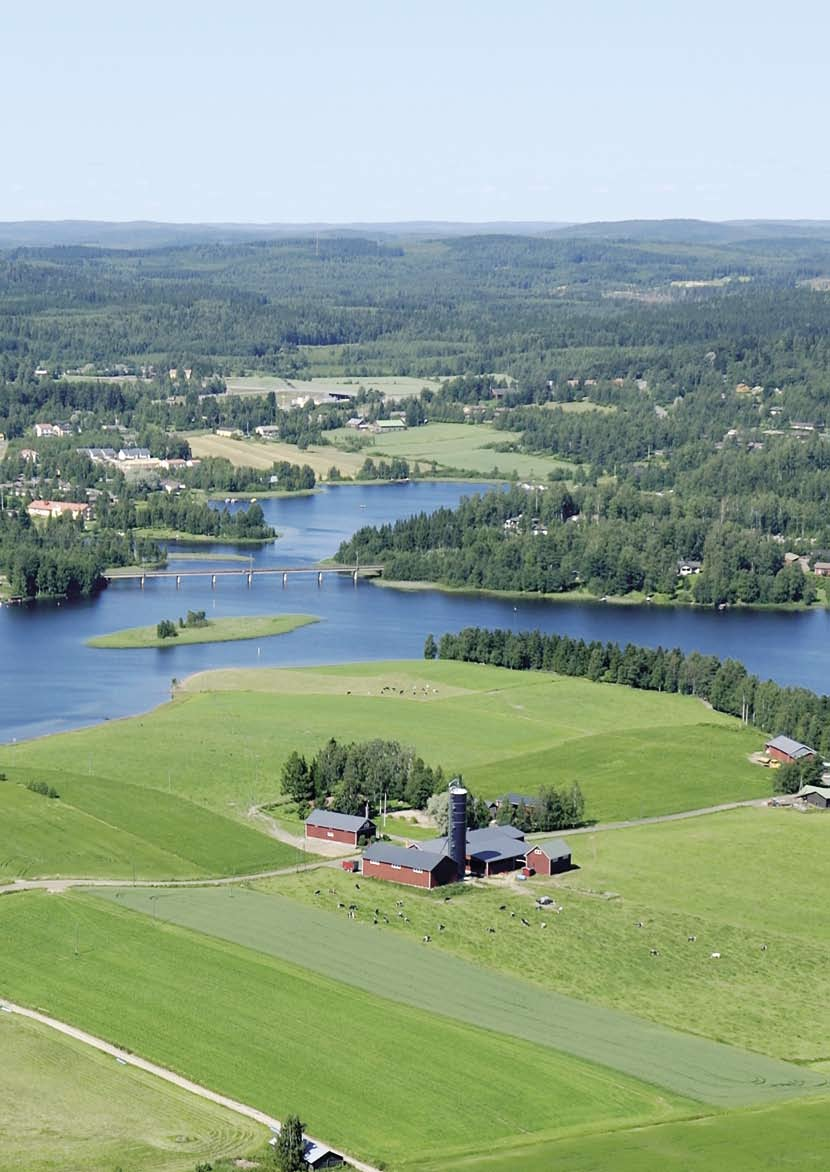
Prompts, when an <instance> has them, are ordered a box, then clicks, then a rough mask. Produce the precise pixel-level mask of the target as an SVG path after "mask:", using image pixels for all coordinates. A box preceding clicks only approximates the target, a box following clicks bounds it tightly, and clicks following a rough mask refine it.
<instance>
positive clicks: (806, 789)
mask: <svg viewBox="0 0 830 1172" xmlns="http://www.w3.org/2000/svg"><path fill="white" fill-rule="evenodd" d="M796 797H797V798H801V800H802V802H806V803H807V804H808V805H810V806H816V807H817V808H818V809H819V810H830V786H826V785H802V787H801V789H800V790H799V791H798V793H797V794H796Z"/></svg>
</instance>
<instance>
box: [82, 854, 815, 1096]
mask: <svg viewBox="0 0 830 1172" xmlns="http://www.w3.org/2000/svg"><path fill="white" fill-rule="evenodd" d="M304 878H305V879H308V878H312V879H316V882H317V883H318V884H320V887H319V888H317V889H316V890H319V891H320V896H319V897H317V900H318V906H317V907H314V908H309V907H303V906H301V905H300V904H298V903H297V902H295V901H294V900H291V899H285V898H281V897H280V896H279V895H271V896H269V895H266V894H264V893H262V892H251V891H237V892H235V893H234V894H233V895H232V896H229V895H228V894H227V893H226V892H223V891H221V890H218V889H206V888H202V889H189V890H183V891H176V892H173V891H171V892H168V893H166V894H165V896H164V900H163V903H162V904H161V906H158V905H157V906H156V909H155V911H154V906H153V902H152V901H153V899H154V898H155V899H156V900H157V896H154V895H153V893H152V892H147V891H140V890H123V891H121V892H118V893H115V892H112V891H110V892H109V893H105V894H104V895H103V898H106V899H111V900H114V901H117V902H120V904H121V906H123V907H129V908H133V909H136V910H139V911H143V912H145V913H146V914H148V915H149V914H151V913H153V914H156V915H157V916H160V917H163V918H164V920H165V921H167V922H172V923H175V924H178V925H180V926H183V927H186V928H191V929H194V930H196V931H198V932H204V933H206V934H208V935H210V936H216V937H219V938H221V939H223V940H230V941H232V942H233V943H234V944H239V945H242V946H243V947H246V948H250V949H255V950H256V951H258V952H263V953H266V954H267V955H269V956H276V957H278V958H279V959H280V960H283V961H288V962H289V963H292V964H298V965H302V966H304V967H306V968H308V969H310V970H312V971H313V972H315V973H319V974H321V975H322V976H325V977H331V978H333V979H336V980H338V981H342V982H344V983H346V984H348V985H351V986H355V987H357V988H359V989H362V990H364V991H365V992H367V993H372V994H377V995H378V996H385V997H387V998H390V999H392V1000H394V1001H396V1002H402V1003H403V1004H406V1005H411V1006H414V1007H415V1008H417V1009H423V1010H427V1011H430V1010H431V1011H433V1012H440V1013H441V1014H442V1015H443V1016H445V1017H447V1018H452V1019H453V1020H455V1021H460V1022H464V1023H465V1024H467V1025H474V1026H482V1027H484V1028H487V1029H490V1030H493V1031H497V1032H499V1033H504V1034H507V1035H509V1036H511V1037H513V1038H517V1039H523V1040H525V1041H533V1042H535V1043H536V1044H538V1045H540V1046H548V1047H550V1048H552V1049H554V1050H557V1051H561V1052H564V1053H567V1054H571V1055H573V1056H574V1057H577V1058H580V1059H584V1060H587V1061H590V1062H597V1063H600V1064H602V1065H604V1066H607V1067H610V1068H611V1069H613V1070H616V1071H619V1072H621V1073H623V1074H626V1075H628V1076H631V1077H636V1078H642V1079H644V1080H645V1081H647V1082H649V1083H651V1084H653V1085H656V1086H660V1087H663V1088H665V1089H667V1090H670V1091H672V1092H673V1093H675V1094H679V1095H683V1096H684V1097H688V1098H692V1099H695V1100H697V1101H698V1102H703V1103H708V1104H710V1105H712V1106H719V1107H729V1106H736V1105H737V1106H744V1105H747V1104H751V1103H759V1102H764V1101H769V1100H771V1099H772V1100H775V1099H777V1098H779V1097H786V1096H788V1095H793V1094H797V1095H803V1094H804V1093H805V1090H808V1091H809V1090H811V1089H814V1088H826V1087H827V1086H828V1085H830V1083H828V1080H827V1078H826V1077H825V1076H824V1075H821V1074H814V1073H812V1072H809V1071H802V1070H800V1069H799V1068H798V1067H796V1066H792V1065H787V1064H785V1063H782V1062H780V1061H778V1060H773V1059H770V1058H766V1057H764V1056H762V1055H760V1054H751V1053H749V1052H748V1051H743V1050H738V1049H735V1048H734V1047H730V1046H724V1045H720V1044H717V1043H715V1042H711V1041H708V1040H706V1039H704V1038H701V1037H694V1036H692V1035H691V1034H684V1033H678V1032H675V1031H672V1030H668V1029H666V1028H663V1027H658V1026H655V1025H654V1024H652V1023H650V1022H648V1021H645V1020H643V1019H639V1018H635V1017H632V1016H630V1015H628V1014H624V1013H621V1012H619V1011H618V1010H608V1009H604V1008H600V1007H599V1006H597V1005H590V1004H588V1003H586V1002H585V1001H582V1000H577V999H575V998H574V997H567V996H563V995H562V994H559V993H556V992H554V991H552V990H551V989H550V988H549V987H547V988H543V987H541V985H540V984H537V983H531V982H530V981H528V980H525V979H522V978H520V977H517V976H514V975H508V974H505V973H499V972H493V971H492V969H491V968H490V967H489V966H488V964H487V963H486V962H485V963H483V964H480V963H479V964H471V963H469V961H468V960H465V959H462V958H460V957H458V956H451V955H449V953H448V951H446V950H444V949H441V948H431V947H425V946H424V942H423V939H422V935H421V934H420V933H419V931H418V929H417V928H416V927H415V924H414V921H413V918H412V917H411V916H410V917H408V918H409V920H410V923H409V924H408V925H406V927H407V928H408V930H407V932H406V936H407V937H408V938H404V936H403V934H402V933H400V932H389V931H384V925H383V920H382V917H377V916H374V915H373V908H374V907H375V906H378V907H380V904H378V903H375V896H376V894H377V895H378V898H380V895H379V889H381V888H382V887H383V886H384V885H382V884H380V883H374V882H372V880H369V879H365V878H364V879H363V881H362V883H361V884H358V887H359V894H358V893H357V892H356V891H355V885H354V883H353V882H351V883H346V884H345V885H344V887H345V890H344V891H343V892H342V895H343V896H344V897H346V898H349V899H350V900H351V902H352V903H357V904H358V907H360V906H361V905H362V907H363V917H362V921H361V922H355V921H353V920H350V919H349V918H348V916H347V914H346V912H345V911H344V910H342V909H340V910H339V913H338V911H335V910H334V909H335V908H336V905H337V902H341V903H343V905H344V907H345V906H348V905H346V902H345V898H343V899H341V900H340V901H337V900H336V899H334V898H332V897H330V896H329V895H328V893H329V890H330V885H329V882H328V874H327V873H325V874H324V873H321V872H318V873H317V874H316V876H311V877H309V876H304ZM386 890H387V891H388V890H389V888H388V887H387V888H386ZM392 890H393V892H394V893H395V894H396V895H397V896H398V897H399V898H400V899H402V901H403V905H404V909H406V912H407V913H408V911H409V907H410V900H409V898H408V896H409V889H404V890H401V889H400V888H398V889H397V890H396V889H394V888H393V889H392ZM477 896H478V893H477V892H472V893H471V894H469V895H467V896H466V897H463V898H459V897H458V896H456V898H457V899H458V900H459V904H460V907H461V915H462V916H463V915H464V914H465V912H466V913H467V914H469V916H471V917H472V916H474V915H475V914H476V912H477V910H478V909H477V908H476V901H477ZM323 902H325V904H326V906H325V907H321V906H319V904H321V903H323ZM452 902H453V900H452V899H451V901H450V903H452ZM445 908H446V909H447V910H449V905H447V904H446V903H445V902H444V901H443V897H441V900H440V902H437V901H435V900H433V901H432V910H433V915H432V917H431V920H430V922H429V923H428V925H427V926H428V927H429V929H430V935H433V936H438V935H445V934H446V933H443V934H442V933H441V931H440V929H438V927H437V916H439V915H440V916H443V915H444V909H445ZM489 910H490V915H491V918H492V919H494V920H495V921H496V923H497V924H498V925H499V926H498V929H497V934H499V935H501V936H503V938H504V939H505V940H508V939H509V940H510V941H511V946H512V948H513V949H514V950H515V952H516V953H517V954H521V957H522V963H523V965H524V966H525V971H529V972H530V973H531V974H532V975H533V976H534V977H536V978H537V980H539V979H540V977H539V970H540V969H541V968H542V967H543V966H544V961H545V957H546V956H547V958H548V960H549V961H550V962H552V963H554V964H555V956H556V952H557V951H558V950H561V948H562V947H563V942H562V940H561V939H557V935H558V925H554V924H551V926H550V928H549V929H547V930H546V931H545V932H543V931H542V930H541V929H540V926H539V925H540V923H541V922H542V921H541V920H540V917H539V915H538V914H532V920H533V923H532V925H530V926H529V927H527V928H526V927H525V926H524V925H523V924H522V922H521V919H520V918H519V917H517V918H516V919H515V920H514V919H512V918H511V917H510V915H509V913H508V914H507V915H505V913H499V912H498V911H497V910H496V907H495V906H494V905H493V904H492V903H491V905H490V908H489ZM389 911H390V915H389V919H390V920H391V919H393V918H394V919H395V920H396V921H398V922H401V921H400V920H399V919H398V916H397V914H396V912H395V911H394V910H393V909H392V908H391V907H390V909H389ZM520 911H521V912H522V913H524V914H527V913H528V911H530V912H531V913H532V905H530V903H529V901H528V900H526V899H525V900H523V901H521V904H520ZM436 912H437V915H436ZM554 918H556V917H554ZM376 919H377V920H378V923H377V924H375V923H374V921H375V920H376ZM441 922H442V923H446V924H447V930H448V931H449V932H452V931H453V930H454V926H453V927H451V926H450V924H449V921H447V920H442V921H441ZM477 928H478V931H479V934H480V935H481V936H488V935H489V933H488V931H487V928H486V927H485V926H484V925H483V924H482V923H481V921H480V919H479V921H478V923H477ZM534 937H535V939H533V938H534ZM548 942H550V946H548V947H546V945H548ZM503 947H504V944H502V948H503ZM519 971H521V969H520V970H519Z"/></svg>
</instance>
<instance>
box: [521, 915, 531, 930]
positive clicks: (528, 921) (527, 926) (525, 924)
mask: <svg viewBox="0 0 830 1172" xmlns="http://www.w3.org/2000/svg"><path fill="white" fill-rule="evenodd" d="M522 923H523V924H524V926H525V927H526V928H529V927H530V920H526V919H525V918H524V916H522Z"/></svg>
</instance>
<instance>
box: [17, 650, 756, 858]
mask: <svg viewBox="0 0 830 1172" xmlns="http://www.w3.org/2000/svg"><path fill="white" fill-rule="evenodd" d="M384 687H386V688H387V689H390V690H391V689H394V695H393V694H391V691H390V690H388V691H387V692H386V693H382V689H383V688H384ZM378 735H382V736H384V737H388V738H390V739H397V740H399V741H401V743H403V744H405V745H411V746H413V747H414V748H415V749H416V750H417V752H418V753H419V754H420V755H421V756H422V757H423V758H424V759H425V760H426V761H428V762H430V763H431V764H434V765H439V764H440V765H442V766H443V767H444V769H445V770H446V771H447V772H448V773H450V774H452V773H458V772H460V773H462V774H463V776H464V778H465V780H466V782H467V783H468V785H470V786H471V787H472V789H473V790H474V791H476V792H480V793H481V794H482V795H484V796H488V797H490V796H497V795H499V794H501V793H504V792H505V791H506V790H507V789H519V788H520V789H525V790H527V791H528V792H530V793H533V792H535V791H537V790H538V788H539V786H541V785H545V784H553V785H562V784H566V785H567V784H570V782H572V781H574V780H576V781H579V783H580V785H581V786H582V788H583V790H584V793H585V796H586V804H587V813H588V816H589V817H590V818H592V819H594V820H600V821H602V820H607V819H621V818H626V817H635V818H636V817H639V816H641V815H642V816H650V815H656V814H663V813H669V812H672V811H677V810H684V809H693V808H696V807H701V806H709V805H715V804H718V803H721V802H726V801H731V800H739V799H743V798H752V797H757V796H763V795H764V794H765V793H768V792H769V786H770V779H769V775H768V773H766V772H765V771H764V770H763V769H761V768H759V767H758V766H753V765H751V764H750V763H749V762H748V760H747V756H748V754H749V753H750V752H751V751H752V750H753V749H757V748H758V747H759V745H760V744H761V743H762V740H763V737H762V736H761V735H760V734H758V733H755V732H752V731H749V730H746V729H743V728H741V726H740V724H739V722H738V721H736V720H733V719H732V718H730V717H727V716H723V715H720V714H718V713H714V712H712V711H710V710H709V709H707V708H705V707H704V706H703V705H702V704H701V703H700V702H699V701H697V700H694V699H692V698H690V697H684V696H675V695H671V696H667V695H659V694H658V693H654V692H639V691H635V690H633V689H629V688H624V687H617V686H614V685H609V684H594V683H591V682H590V681H588V680H581V679H566V678H563V677H557V676H554V675H549V674H543V673H528V672H511V671H508V670H506V669H504V668H495V667H487V666H482V665H478V664H463V663H454V662H451V661H437V662H427V661H421V660H413V661H409V662H403V663H387V664H384V663H380V664H379V663H368V664H350V665H344V666H341V667H331V668H309V669H284V670H283V669H274V670H270V669H266V670H261V671H257V670H253V671H244V670H228V671H219V672H211V673H205V674H201V675H198V676H195V677H193V678H192V679H191V680H189V681H188V682H187V684H186V686H185V689H184V690H183V691H181V692H180V693H179V694H178V695H177V699H176V700H175V701H173V702H172V703H169V704H166V705H163V706H162V707H161V708H159V709H156V710H155V711H153V712H151V713H148V714H145V715H143V716H139V717H134V718H131V719H129V720H123V721H110V722H107V723H106V724H103V725H98V726H96V727H94V728H89V729H80V730H78V731H75V732H71V733H65V734H61V735H59V736H52V737H47V738H44V739H41V740H36V741H30V742H26V743H22V744H18V745H16V746H14V747H12V746H5V747H3V748H1V749H0V770H4V769H5V770H6V772H8V773H9V775H10V776H11V777H17V776H18V774H16V773H15V772H14V771H15V770H24V771H26V772H25V776H24V775H23V774H20V776H21V777H23V780H28V779H29V777H42V778H43V779H44V780H46V781H48V782H49V784H51V785H54V787H55V788H56V789H57V790H58V792H59V793H62V792H63V790H62V780H61V779H62V775H63V774H70V775H71V778H70V782H72V781H73V780H74V779H77V778H78V769H79V766H80V767H81V769H83V770H84V773H85V775H86V776H87V777H88V779H89V781H88V783H87V784H88V785H89V801H87V800H86V799H82V789H81V788H79V789H78V790H73V795H74V796H72V797H70V796H69V790H67V791H66V792H67V800H68V801H69V802H70V803H74V800H75V796H77V800H78V802H79V804H81V805H82V809H83V812H84V814H85V815H88V817H89V818H90V819H94V818H95V817H97V816H98V813H99V811H98V809H97V807H96V805H95V804H94V803H95V801H96V800H97V795H99V794H100V795H101V797H102V799H103V797H104V796H105V795H106V797H107V802H108V805H107V809H106V810H103V807H102V811H103V812H102V814H101V817H102V819H103V822H104V823H106V824H107V825H109V826H112V827H114V828H116V829H119V828H120V829H122V830H123V831H124V832H125V833H131V834H133V835H136V836H138V837H139V838H141V839H142V840H144V841H145V842H146V843H148V844H150V845H155V846H157V845H159V844H166V843H167V842H168V841H169V840H168V839H167V838H166V837H165V836H164V834H163V829H164V828H163V826H160V825H159V822H160V821H161V819H160V818H159V817H157V815H156V812H155V808H154V807H156V800H155V795H156V794H158V793H159V791H161V792H162V793H163V794H164V795H165V796H166V797H167V798H168V800H173V799H177V798H183V799H186V800H187V801H188V802H190V803H195V804H197V807H198V808H201V810H202V813H203V814H204V813H205V811H206V810H209V811H212V812H213V813H214V814H217V815H220V816H221V822H220V823H217V824H216V834H215V835H214V836H212V837H210V836H209V837H208V838H205V843H206V844H208V843H210V845H206V846H205V848H204V850H202V851H200V853H199V856H198V865H199V866H200V867H205V866H206V865H207V864H208V862H209V859H210V858H214V859H215V863H216V865H215V866H213V867H211V868H210V870H211V873H214V874H215V873H217V872H218V871H219V870H220V867H219V861H220V859H222V860H223V861H224V863H232V864H233V865H235V866H236V867H237V869H241V868H242V869H253V867H252V866H251V864H252V862H253V860H254V859H255V858H267V859H268V860H271V859H272V858H274V857H275V853H276V858H277V862H276V863H271V862H270V861H269V862H268V863H266V864H264V865H269V866H270V865H279V864H280V862H281V861H282V860H280V859H279V856H278V851H279V846H278V844H274V843H270V842H268V840H267V839H265V838H263V837H260V836H259V835H258V834H257V833H256V832H255V831H253V830H250V829H249V825H250V824H249V822H248V818H247V811H248V810H249V809H250V807H251V806H253V805H264V804H266V803H268V802H272V801H274V800H275V799H276V798H278V797H279V796H280V782H279V778H280V770H281V767H282V763H283V761H284V760H285V758H286V757H287V756H288V754H289V753H290V752H291V751H292V750H293V749H296V750H298V751H299V752H302V753H305V754H306V755H307V756H312V755H313V754H314V753H316V752H317V751H318V750H319V748H320V747H321V745H323V744H324V743H325V741H326V740H328V738H329V737H331V736H335V737H338V738H340V739H343V740H348V741H351V740H361V739H367V740H368V739H371V738H373V737H376V736H378ZM130 787H135V789H130ZM63 788H64V789H66V787H63ZM147 790H152V791H153V793H154V800H153V802H152V803H146V800H145V796H146V792H147ZM5 793H6V790H5V789H4V788H3V786H2V784H0V803H3V802H5V801H6V798H4V794H5ZM116 794H123V797H122V798H119V799H118V805H119V807H120V806H121V805H122V804H123V806H124V813H123V814H120V813H118V812H117V811H114V810H113V809H112V808H111V806H110V804H109V803H111V802H113V801H114V800H115V799H114V797H113V795H116ZM30 797H31V800H33V801H40V800H41V799H38V798H37V797H36V796H34V795H30ZM16 804H17V805H18V806H19V799H18V801H17V803H16ZM53 804H54V805H57V803H53ZM145 805H147V806H149V808H148V809H147V810H145V809H144V806H145ZM156 808H158V809H160V808H161V807H160V806H158V807H156ZM193 812H194V806H193V805H189V806H187V807H186V808H185V810H184V811H183V812H182V813H181V817H182V819H183V820H184V821H183V822H182V825H184V822H185V821H186V817H185V815H187V817H189V816H190V815H191V814H192V813H193ZM31 813H32V816H33V817H34V818H35V822H34V825H31V824H30V825H29V828H28V830H27V831H26V834H27V836H31V835H32V834H34V835H35V838H36V839H37V842H38V845H36V846H33V845H32V844H31V843H30V844H28V845H27V846H26V848H25V854H26V855H27V856H30V857H33V858H34V857H37V858H38V859H40V860H41V866H42V868H43V870H42V873H49V874H54V873H56V872H58V871H60V872H61V873H66V871H65V870H64V865H63V864H61V865H60V866H58V861H57V849H58V848H60V849H62V850H65V848H67V846H71V847H72V849H75V845H74V839H73V840H67V841H66V842H61V841H59V840H57V839H56V840H55V843H54V845H55V848H56V849H55V850H51V848H50V839H49V836H48V835H43V836H40V835H39V834H38V819H41V820H42V819H45V818H46V817H47V816H48V817H53V818H57V817H58V814H57V813H50V814H49V815H45V814H41V813H40V812H39V810H37V809H36V810H34V811H32V812H31ZM232 819H236V820H237V821H243V822H245V823H246V834H247V835H248V836H249V837H248V838H246V840H245V841H246V843H247V846H246V847H245V848H244V849H243V846H242V842H241V841H239V842H237V843H236V845H235V846H234V847H233V849H231V850H227V851H226V850H223V849H221V847H220V846H219V844H220V842H221V841H222V840H223V836H224V834H225V832H226V830H227V829H228V828H229V822H230V820H232ZM94 830H95V827H94V825H93V823H92V822H91V821H90V823H89V826H88V830H87V831H86V832H85V833H84V834H83V836H82V844H83V845H84V847H85V849H86V848H91V847H93V846H94V845H95V836H94ZM220 830H221V833H220ZM101 833H102V835H103V834H104V833H105V828H104V827H102V831H101ZM251 836H252V837H251ZM41 837H42V841H41ZM185 837H186V838H187V836H185ZM201 837H202V836H201V835H199V838H201ZM12 841H14V840H12ZM21 841H22V840H21ZM176 841H178V837H177V839H176ZM115 845H117V840H116V842H115V843H114V844H113V845H111V846H109V847H108V848H107V850H108V852H109V853H112V852H113V847H114V846H115ZM172 845H173V846H175V843H173V844H172ZM21 849H22V848H18V849H16V850H15V852H14V853H15V854H20V853H21ZM194 849H195V847H194ZM9 853H11V851H10V852H9ZM117 853H118V854H119V856H120V860H121V862H120V868H121V869H118V870H114V871H113V872H112V874H113V875H114V876H115V877H120V876H125V875H127V874H129V870H128V869H127V870H125V869H124V868H125V866H128V860H129V858H130V856H131V850H130V849H127V848H126V847H125V849H124V850H121V851H119V852H117ZM193 861H194V862H196V861H197V859H196V857H195V856H194V857H193ZM148 862H149V858H148ZM27 873H29V874H34V873H36V872H35V871H33V870H32V869H31V868H27ZM70 873H75V874H77V873H78V872H77V870H75V871H73V872H70ZM82 873H87V872H82ZM88 873H89V874H90V875H98V874H102V873H104V870H103V869H102V866H101V865H98V866H96V868H95V870H93V871H90V872H88ZM154 873H161V874H163V875H167V874H177V873H181V872H180V871H179V872H177V871H168V870H163V871H161V872H154ZM199 873H200V872H198V871H197V872H196V874H199ZM201 873H204V872H201Z"/></svg>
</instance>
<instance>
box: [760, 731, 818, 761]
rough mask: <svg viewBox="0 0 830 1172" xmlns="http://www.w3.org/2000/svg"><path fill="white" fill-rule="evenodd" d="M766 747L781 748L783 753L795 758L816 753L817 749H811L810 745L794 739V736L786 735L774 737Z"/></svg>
mask: <svg viewBox="0 0 830 1172" xmlns="http://www.w3.org/2000/svg"><path fill="white" fill-rule="evenodd" d="M766 748H767V749H779V750H780V751H781V752H782V753H786V754H787V756H788V757H795V758H798V757H804V756H806V755H808V754H810V753H815V749H811V748H810V746H809V745H802V743H801V741H794V740H793V739H792V737H785V736H777V737H773V739H772V740H771V741H767V743H766Z"/></svg>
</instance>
